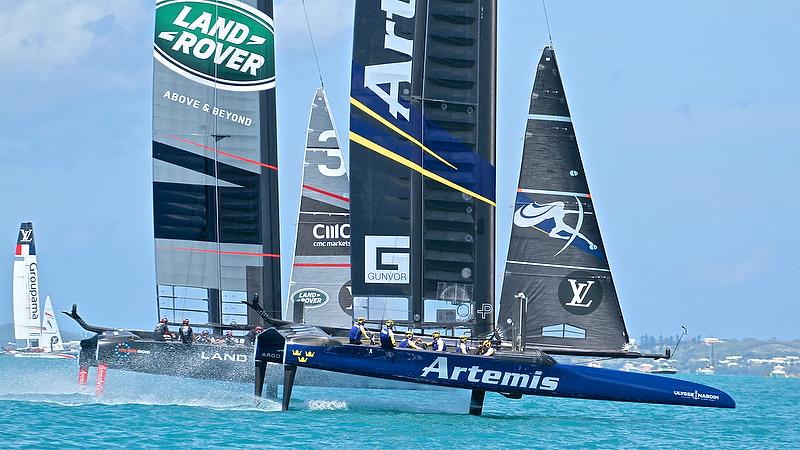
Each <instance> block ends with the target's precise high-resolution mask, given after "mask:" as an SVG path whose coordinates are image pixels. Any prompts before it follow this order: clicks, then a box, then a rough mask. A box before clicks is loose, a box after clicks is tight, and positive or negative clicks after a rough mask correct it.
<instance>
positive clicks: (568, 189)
mask: <svg viewBox="0 0 800 450" xmlns="http://www.w3.org/2000/svg"><path fill="white" fill-rule="evenodd" d="M499 321H500V325H501V326H503V327H504V331H505V333H504V334H505V335H506V336H507V337H511V336H514V337H517V342H515V344H517V346H518V347H525V346H527V347H538V348H541V349H545V350H546V349H548V348H561V349H575V350H579V351H586V352H599V353H615V352H622V351H623V350H624V349H625V347H626V345H627V344H628V333H627V331H626V329H625V323H624V321H623V318H622V311H621V310H620V306H619V301H618V300H617V293H616V290H615V288H614V282H613V280H612V278H611V270H610V268H609V264H608V258H607V257H606V252H605V248H604V247H603V241H602V239H601V238H600V229H599V227H598V224H597V216H596V212H595V208H594V204H593V203H592V197H591V195H590V193H589V186H588V184H587V182H586V175H585V173H584V170H583V164H582V162H581V157H580V153H579V151H578V143H577V141H576V139H575V131H574V129H573V126H572V118H571V117H570V112H569V107H568V106H567V101H566V97H565V96H564V87H563V84H562V82H561V75H560V73H559V71H558V64H557V63H556V56H555V53H554V51H553V49H552V47H546V48H545V49H544V51H543V52H542V56H541V59H540V60H539V64H538V67H537V70H536V79H535V81H534V86H533V93H532V95H531V101H530V109H529V112H528V122H527V128H526V130H525V144H524V148H523V156H522V169H521V171H520V177H519V185H518V188H517V195H516V204H515V206H514V218H513V225H512V230H511V245H510V246H509V250H508V259H507V261H506V268H505V276H504V279H503V289H502V294H501V300H500V316H499ZM509 321H510V322H511V323H509Z"/></svg>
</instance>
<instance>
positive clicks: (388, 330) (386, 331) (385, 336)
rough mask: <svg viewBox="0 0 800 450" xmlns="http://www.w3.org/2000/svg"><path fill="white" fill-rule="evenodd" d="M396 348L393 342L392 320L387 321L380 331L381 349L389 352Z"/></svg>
mask: <svg viewBox="0 0 800 450" xmlns="http://www.w3.org/2000/svg"><path fill="white" fill-rule="evenodd" d="M396 346H397V344H396V343H395V341H394V320H391V319H389V320H387V321H386V325H384V326H383V328H382V329H381V347H382V348H385V349H386V350H391V349H393V348H395V347H396Z"/></svg>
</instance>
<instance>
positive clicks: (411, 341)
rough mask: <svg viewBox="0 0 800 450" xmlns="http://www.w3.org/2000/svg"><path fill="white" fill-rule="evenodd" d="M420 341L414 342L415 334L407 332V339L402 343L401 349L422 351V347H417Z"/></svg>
mask: <svg viewBox="0 0 800 450" xmlns="http://www.w3.org/2000/svg"><path fill="white" fill-rule="evenodd" d="M418 342H419V339H417V340H414V332H413V331H411V330H408V331H406V337H405V339H403V340H402V341H400V345H398V347H400V348H413V349H415V350H420V349H421V347H420V346H419V345H417V343H418Z"/></svg>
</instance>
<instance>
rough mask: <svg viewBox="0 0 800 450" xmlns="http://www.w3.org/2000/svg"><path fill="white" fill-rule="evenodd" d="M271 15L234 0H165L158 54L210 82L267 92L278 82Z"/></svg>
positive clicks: (177, 69)
mask: <svg viewBox="0 0 800 450" xmlns="http://www.w3.org/2000/svg"><path fill="white" fill-rule="evenodd" d="M274 42H275V34H274V30H273V26H272V19H271V18H270V17H269V16H267V15H266V14H264V13H263V12H261V11H259V10H257V9H255V8H253V7H251V6H248V5H245V4H244V3H241V2H238V1H235V0H162V1H159V2H157V4H156V32H155V40H154V43H153V55H154V56H155V58H156V59H157V60H158V61H159V62H161V63H162V64H164V65H165V66H167V67H168V68H169V69H171V70H173V71H175V72H177V73H179V74H181V75H183V76H185V77H186V78H189V79H191V80H194V81H196V82H198V83H201V84H204V85H206V86H211V87H218V88H220V89H225V90H229V91H262V90H265V89H271V88H273V87H274V86H275V47H274Z"/></svg>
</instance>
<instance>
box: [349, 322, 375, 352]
mask: <svg viewBox="0 0 800 450" xmlns="http://www.w3.org/2000/svg"><path fill="white" fill-rule="evenodd" d="M366 323H367V319H366V318H364V317H363V316H362V317H359V318H358V319H356V323H354V324H353V326H352V327H351V328H350V343H351V344H354V345H361V339H362V338H363V337H367V338H369V340H370V342H371V341H372V333H370V332H369V330H367V327H366V326H364V324H366Z"/></svg>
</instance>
